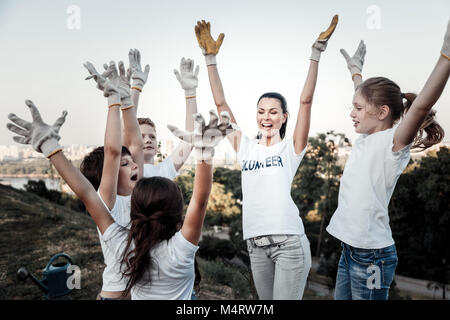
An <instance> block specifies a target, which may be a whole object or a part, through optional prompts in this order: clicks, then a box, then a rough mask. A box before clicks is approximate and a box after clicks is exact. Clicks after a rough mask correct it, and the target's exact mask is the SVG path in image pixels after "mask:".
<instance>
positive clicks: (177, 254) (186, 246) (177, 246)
mask: <svg viewBox="0 0 450 320" xmlns="http://www.w3.org/2000/svg"><path fill="white" fill-rule="evenodd" d="M169 242H170V246H171V247H172V250H171V256H172V259H173V261H174V262H175V263H177V264H179V265H185V266H190V265H192V263H193V261H194V256H195V253H196V252H197V250H198V248H199V246H196V245H194V244H192V243H191V242H189V241H187V240H186V238H185V237H184V236H183V234H182V233H181V231H178V232H177V233H175V235H174V236H173V237H172V238H171V239H170V240H169Z"/></svg>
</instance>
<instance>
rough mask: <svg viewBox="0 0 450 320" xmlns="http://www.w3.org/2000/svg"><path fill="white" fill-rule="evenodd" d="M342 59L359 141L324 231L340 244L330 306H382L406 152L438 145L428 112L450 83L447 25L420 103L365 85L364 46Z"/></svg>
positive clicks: (385, 83) (374, 83) (385, 87)
mask: <svg viewBox="0 0 450 320" xmlns="http://www.w3.org/2000/svg"><path fill="white" fill-rule="evenodd" d="M341 52H342V54H343V55H344V57H345V59H346V60H347V66H348V68H349V70H350V72H351V74H352V79H353V82H354V85H355V94H354V96H353V109H352V111H351V113H350V117H351V118H352V121H353V126H354V127H355V131H356V132H357V133H360V134H361V135H360V136H359V137H358V138H357V139H356V141H355V142H354V144H353V147H352V152H351V154H350V156H349V158H348V160H347V162H346V164H345V168H344V173H343V175H342V178H341V182H340V187H339V198H338V207H337V209H336V211H335V213H334V215H333V216H332V218H331V221H330V223H329V225H328V227H327V231H328V232H329V233H330V234H331V235H333V236H334V237H336V238H337V239H339V240H340V241H341V242H342V254H341V258H340V261H339V265H338V272H337V278H336V288H335V299H339V300H348V299H353V300H385V299H387V298H388V293H389V286H390V284H391V283H392V280H393V279H394V273H395V269H396V266H397V262H398V258H397V252H396V248H395V243H394V240H393V238H392V232H391V229H390V226H389V216H388V205H389V201H390V199H391V196H392V193H393V191H394V188H395V185H396V183H397V180H398V178H399V176H400V174H401V173H402V172H403V170H404V169H405V168H406V166H407V165H408V162H409V159H410V150H411V149H413V148H418V149H420V150H425V149H426V148H428V147H430V146H432V145H434V144H436V143H438V142H440V141H441V140H442V138H443V137H444V131H443V129H442V128H441V127H440V126H439V124H438V123H437V122H436V120H435V119H434V115H435V111H433V110H432V109H431V108H432V107H433V105H434V104H435V103H436V101H437V100H438V99H439V97H440V95H441V94H442V91H443V90H444V88H445V85H446V83H447V80H448V78H449V75H450V60H449V59H450V58H449V57H450V21H449V24H448V25H447V32H446V34H445V37H444V44H443V46H442V49H441V55H440V57H439V59H438V61H437V63H436V66H435V67H434V69H433V71H432V73H431V75H430V76H429V78H428V80H427V82H426V83H425V86H424V88H423V89H422V91H421V92H420V93H419V95H415V94H413V93H404V92H402V90H401V89H400V87H399V86H398V85H397V84H396V83H395V82H393V81H392V80H389V79H387V78H384V77H374V78H369V79H367V80H365V81H364V82H363V81H362V76H361V70H362V65H363V62H364V55H365V45H364V43H363V42H361V43H360V46H359V48H358V50H357V51H356V53H355V55H354V56H353V57H350V56H349V55H348V54H347V53H346V52H345V50H341ZM400 119H401V121H400ZM397 124H398V125H397ZM424 134H426V135H424Z"/></svg>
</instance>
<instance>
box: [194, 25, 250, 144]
mask: <svg viewBox="0 0 450 320" xmlns="http://www.w3.org/2000/svg"><path fill="white" fill-rule="evenodd" d="M210 30H211V27H210V24H209V22H205V21H204V20H202V21H201V22H200V21H197V25H196V26H195V35H196V36H197V41H198V44H199V46H200V48H201V49H202V53H203V55H204V56H205V61H206V66H207V68H208V77H209V84H210V86H211V91H212V94H213V98H214V103H215V105H216V107H217V112H219V114H221V113H222V112H227V113H228V114H229V115H230V117H231V123H234V124H236V125H235V128H237V123H236V119H235V118H234V115H233V112H232V111H231V108H230V107H229V106H228V103H227V101H226V100H225V93H224V91H223V87H222V81H221V80H220V77H219V71H218V69H217V62H216V55H217V53H218V52H219V49H220V46H221V45H222V42H223V38H224V37H225V35H224V34H223V33H221V34H220V35H219V37H218V38H217V41H215V40H214V39H213V38H212V36H211V31H210ZM241 136H242V133H241V131H240V130H236V131H235V132H234V133H232V134H230V135H228V136H227V138H228V140H229V141H230V143H231V145H232V147H233V149H234V150H235V151H236V152H238V151H239V145H240V143H241Z"/></svg>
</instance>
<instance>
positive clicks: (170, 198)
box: [121, 177, 184, 297]
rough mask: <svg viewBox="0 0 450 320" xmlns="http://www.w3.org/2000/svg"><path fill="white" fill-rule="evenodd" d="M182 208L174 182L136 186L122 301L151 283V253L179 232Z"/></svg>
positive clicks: (141, 182) (155, 181) (150, 180)
mask: <svg viewBox="0 0 450 320" xmlns="http://www.w3.org/2000/svg"><path fill="white" fill-rule="evenodd" d="M183 208H184V202H183V195H182V193H181V190H180V188H179V187H178V185H177V184H175V183H174V182H173V181H171V180H169V179H166V178H163V177H152V178H142V179H140V180H139V181H138V182H137V183H136V186H135V187H134V190H133V193H132V195H131V208H130V218H131V227H130V231H129V234H128V238H127V242H126V246H125V250H124V252H123V256H122V261H121V266H125V270H124V271H122V277H127V278H128V280H127V285H126V288H125V290H124V292H123V294H122V297H127V296H128V295H129V293H130V292H131V288H132V287H134V286H135V285H136V284H137V283H140V284H146V285H149V284H150V283H151V277H150V270H151V268H152V267H153V260H152V257H151V250H152V249H153V248H154V247H155V246H156V245H157V244H159V243H160V242H161V241H164V240H169V239H170V238H172V237H173V236H174V234H175V233H176V232H177V231H178V229H179V226H180V225H181V223H182V213H183Z"/></svg>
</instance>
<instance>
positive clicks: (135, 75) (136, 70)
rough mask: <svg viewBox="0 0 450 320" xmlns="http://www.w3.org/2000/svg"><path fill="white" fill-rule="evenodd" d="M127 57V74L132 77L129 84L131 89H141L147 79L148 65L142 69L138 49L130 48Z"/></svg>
mask: <svg viewBox="0 0 450 320" xmlns="http://www.w3.org/2000/svg"><path fill="white" fill-rule="evenodd" d="M128 59H129V61H130V68H129V69H128V74H129V76H130V77H131V79H133V83H132V85H131V88H132V89H136V90H138V91H140V92H141V91H142V88H143V87H144V85H145V83H146V82H147V79H148V73H149V72H150V66H149V65H148V64H147V65H146V66H145V69H144V71H142V67H141V53H140V52H139V50H138V49H130V51H129V52H128Z"/></svg>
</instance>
